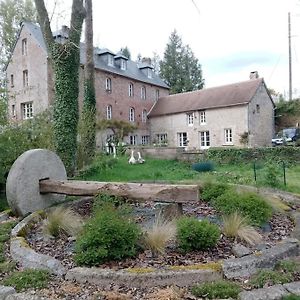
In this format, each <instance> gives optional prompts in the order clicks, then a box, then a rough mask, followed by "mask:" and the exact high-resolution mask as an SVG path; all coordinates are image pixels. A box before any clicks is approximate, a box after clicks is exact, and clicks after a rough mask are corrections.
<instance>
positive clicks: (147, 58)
mask: <svg viewBox="0 0 300 300" xmlns="http://www.w3.org/2000/svg"><path fill="white" fill-rule="evenodd" d="M142 63H143V64H147V65H149V66H151V58H150V57H143V58H142Z"/></svg>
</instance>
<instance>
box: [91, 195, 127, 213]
mask: <svg viewBox="0 0 300 300" xmlns="http://www.w3.org/2000/svg"><path fill="white" fill-rule="evenodd" d="M124 202H125V201H124V199H123V198H121V197H119V196H115V195H108V194H102V193H101V194H98V195H97V196H95V197H94V203H93V211H96V210H98V209H99V208H101V207H102V206H103V205H106V204H108V203H110V204H113V205H114V206H115V207H118V206H120V205H122V204H124Z"/></svg>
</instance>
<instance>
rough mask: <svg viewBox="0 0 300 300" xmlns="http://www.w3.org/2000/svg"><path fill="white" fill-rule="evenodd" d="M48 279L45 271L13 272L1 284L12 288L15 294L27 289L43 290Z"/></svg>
mask: <svg viewBox="0 0 300 300" xmlns="http://www.w3.org/2000/svg"><path fill="white" fill-rule="evenodd" d="M49 279H50V276H49V273H48V272H47V271H45V270H25V271H22V272H17V271H16V272H13V273H12V274H11V275H10V276H9V277H7V278H5V279H4V280H3V281H2V284H4V285H9V286H13V287H14V288H15V289H16V291H17V292H20V291H22V290H26V289H29V288H35V289H41V288H45V287H46V286H47V284H48V281H49Z"/></svg>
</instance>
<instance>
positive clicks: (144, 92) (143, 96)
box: [141, 86, 146, 100]
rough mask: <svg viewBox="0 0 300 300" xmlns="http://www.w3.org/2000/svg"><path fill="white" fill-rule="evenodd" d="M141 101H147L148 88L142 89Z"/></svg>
mask: <svg viewBox="0 0 300 300" xmlns="http://www.w3.org/2000/svg"><path fill="white" fill-rule="evenodd" d="M141 99H142V100H146V88H145V87H144V86H142V87H141Z"/></svg>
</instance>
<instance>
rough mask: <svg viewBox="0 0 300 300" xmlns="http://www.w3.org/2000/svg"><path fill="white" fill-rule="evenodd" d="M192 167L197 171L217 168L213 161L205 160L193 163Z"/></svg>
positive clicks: (208, 170)
mask: <svg viewBox="0 0 300 300" xmlns="http://www.w3.org/2000/svg"><path fill="white" fill-rule="evenodd" d="M192 169H193V170H194V171H197V172H210V171H213V170H214V169H215V165H214V163H213V162H212V161H204V162H199V163H195V164H193V165H192Z"/></svg>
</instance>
